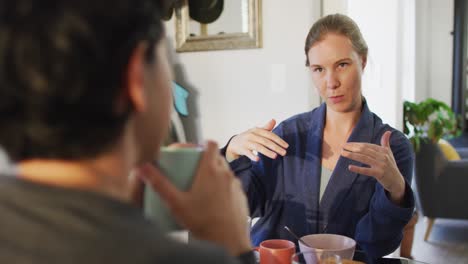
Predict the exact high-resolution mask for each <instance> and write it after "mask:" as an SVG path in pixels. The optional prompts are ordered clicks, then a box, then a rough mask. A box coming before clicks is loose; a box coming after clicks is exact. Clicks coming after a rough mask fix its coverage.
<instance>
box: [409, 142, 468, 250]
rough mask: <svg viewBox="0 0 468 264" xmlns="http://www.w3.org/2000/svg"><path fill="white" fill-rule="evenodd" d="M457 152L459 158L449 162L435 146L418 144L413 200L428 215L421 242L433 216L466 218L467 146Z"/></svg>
mask: <svg viewBox="0 0 468 264" xmlns="http://www.w3.org/2000/svg"><path fill="white" fill-rule="evenodd" d="M458 152H459V154H460V156H461V157H462V160H459V161H449V160H447V159H446V158H445V156H444V154H443V153H442V152H441V150H440V149H439V147H438V146H437V145H433V144H425V143H422V144H421V149H420V151H419V152H418V153H417V154H416V162H415V177H414V178H415V183H416V202H417V205H418V208H419V210H420V211H421V213H422V215H424V216H426V217H428V218H429V222H428V226H427V228H426V233H425V235H424V241H427V239H428V238H429V235H430V233H431V229H432V226H433V224H434V221H435V219H436V218H451V219H468V149H464V150H462V151H458Z"/></svg>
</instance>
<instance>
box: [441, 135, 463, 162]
mask: <svg viewBox="0 0 468 264" xmlns="http://www.w3.org/2000/svg"><path fill="white" fill-rule="evenodd" d="M439 147H440V150H442V152H443V153H444V155H445V158H447V160H460V159H461V158H460V155H459V154H458V152H457V151H456V150H455V148H454V147H453V146H452V145H451V144H450V143H449V142H448V141H447V140H445V139H440V140H439Z"/></svg>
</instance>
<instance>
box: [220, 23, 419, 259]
mask: <svg viewBox="0 0 468 264" xmlns="http://www.w3.org/2000/svg"><path fill="white" fill-rule="evenodd" d="M367 52H368V48H367V44H366V42H365V40H364V38H363V37H362V35H361V32H360V30H359V28H358V26H357V25H356V24H355V22H354V21H353V20H351V19H350V18H349V17H347V16H344V15H340V14H336V15H329V16H326V17H324V18H322V19H320V20H318V21H317V22H316V23H315V24H314V25H313V26H312V28H311V29H310V32H309V34H308V36H307V38H306V43H305V54H306V58H307V62H306V65H307V67H309V69H310V74H311V76H312V80H313V83H314V85H315V87H316V89H318V92H319V94H320V96H321V98H322V100H323V102H324V103H323V104H322V105H320V106H319V107H318V108H316V109H314V110H312V111H310V112H307V113H303V114H299V115H296V116H293V117H291V118H289V119H287V120H286V121H284V122H282V123H281V124H279V125H278V126H277V127H276V128H274V127H275V121H274V120H271V121H270V122H268V124H267V125H265V126H264V127H261V128H253V129H250V130H248V131H246V132H243V133H241V134H239V135H236V136H234V137H233V138H232V139H231V140H230V142H229V143H228V145H227V146H226V147H225V148H224V149H223V151H224V153H225V156H226V158H227V159H228V161H230V164H231V168H232V169H233V170H234V171H235V172H236V174H237V175H238V177H239V178H240V179H241V181H242V183H243V187H244V190H245V192H246V193H247V196H248V200H249V205H250V210H251V216H253V217H260V220H259V221H258V222H257V223H256V225H255V226H253V228H252V233H251V237H252V239H253V242H254V244H256V245H258V244H259V243H260V242H261V241H263V240H265V239H271V238H285V239H293V238H292V237H291V236H290V235H289V234H288V233H287V231H286V230H285V229H284V226H285V225H286V226H289V227H290V228H292V229H293V230H294V231H295V232H297V233H298V235H300V236H303V235H307V234H314V233H335V234H342V235H346V236H348V237H352V238H354V239H355V240H356V241H357V243H358V248H360V249H362V250H364V251H365V252H366V254H367V255H368V257H369V258H370V259H374V258H378V257H381V256H383V255H386V254H388V253H390V252H392V251H393V250H395V249H396V248H397V247H398V246H399V244H400V241H401V238H402V229H403V227H404V226H405V224H406V223H407V222H408V221H409V219H410V218H411V215H412V212H413V209H414V198H413V193H412V190H411V188H410V185H409V183H410V181H411V176H412V175H411V172H412V167H413V156H414V154H413V152H412V148H411V145H410V143H409V141H408V140H407V139H406V137H405V136H404V135H403V134H402V133H401V132H400V131H397V130H395V129H394V128H392V127H390V126H389V125H386V124H384V123H383V121H382V120H381V119H380V118H379V117H378V116H377V115H375V114H374V113H372V112H371V110H370V109H369V108H368V105H367V103H366V101H365V99H364V97H363V95H362V89H361V82H362V81H361V79H362V74H363V72H364V69H365V68H366V62H367ZM273 128H274V129H273Z"/></svg>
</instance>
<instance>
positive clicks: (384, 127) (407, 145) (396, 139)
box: [373, 113, 413, 155]
mask: <svg viewBox="0 0 468 264" xmlns="http://www.w3.org/2000/svg"><path fill="white" fill-rule="evenodd" d="M373 115H374V139H373V141H374V143H376V144H380V139H381V138H382V135H383V134H384V133H385V132H386V131H391V132H392V135H391V136H390V147H391V149H392V150H393V152H394V153H395V152H405V153H407V154H409V155H412V154H413V147H412V145H411V142H410V141H409V139H408V138H407V137H406V135H405V134H403V132H401V131H400V130H398V129H396V128H394V127H392V126H390V125H389V124H386V123H384V122H383V121H382V119H381V118H380V117H379V116H377V115H376V114H375V113H373Z"/></svg>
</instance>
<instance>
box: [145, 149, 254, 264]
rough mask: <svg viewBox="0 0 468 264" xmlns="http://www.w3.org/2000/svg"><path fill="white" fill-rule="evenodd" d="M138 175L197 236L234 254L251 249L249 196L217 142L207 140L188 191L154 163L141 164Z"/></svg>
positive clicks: (182, 223)
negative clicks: (170, 179)
mask: <svg viewBox="0 0 468 264" xmlns="http://www.w3.org/2000/svg"><path fill="white" fill-rule="evenodd" d="M138 175H139V176H140V177H142V178H144V179H145V182H146V183H147V184H149V185H151V186H152V188H153V189H154V190H155V191H156V192H158V193H159V195H160V196H161V198H162V199H163V200H164V202H165V203H166V204H167V206H168V207H169V209H170V210H171V212H172V214H173V215H174V216H175V217H176V218H177V220H178V221H179V223H180V224H181V225H183V226H184V227H185V228H187V229H188V230H190V232H191V233H192V234H193V235H194V236H195V237H196V238H198V239H201V240H208V241H212V242H214V243H217V244H220V245H222V246H224V247H225V248H226V249H227V250H228V251H229V252H230V253H231V254H232V255H239V254H241V253H245V252H247V251H249V250H251V248H252V246H251V242H250V238H249V234H248V228H247V214H248V207H247V199H246V197H245V194H244V192H243V190H242V186H241V183H240V181H239V180H238V179H237V178H235V177H234V174H233V173H232V172H231V170H230V169H229V167H228V165H227V164H226V161H225V160H224V158H223V157H222V156H221V155H220V154H219V149H218V146H217V144H216V143H214V142H210V141H209V142H207V144H206V146H205V149H204V151H203V155H202V158H201V160H200V163H199V165H198V170H197V172H196V174H195V177H194V179H193V183H192V185H191V187H190V188H189V189H188V190H187V191H181V190H179V189H177V188H176V187H175V186H174V185H173V184H172V183H171V182H170V181H169V180H168V179H167V178H166V177H165V176H164V175H163V174H162V173H161V171H159V170H158V169H156V168H155V167H154V166H152V165H144V166H142V167H141V168H140V169H139V170H138Z"/></svg>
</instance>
